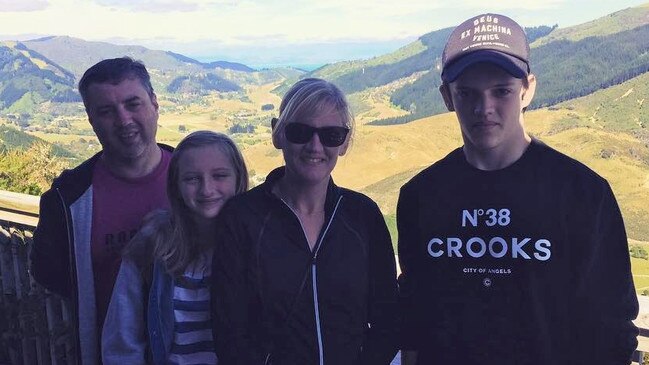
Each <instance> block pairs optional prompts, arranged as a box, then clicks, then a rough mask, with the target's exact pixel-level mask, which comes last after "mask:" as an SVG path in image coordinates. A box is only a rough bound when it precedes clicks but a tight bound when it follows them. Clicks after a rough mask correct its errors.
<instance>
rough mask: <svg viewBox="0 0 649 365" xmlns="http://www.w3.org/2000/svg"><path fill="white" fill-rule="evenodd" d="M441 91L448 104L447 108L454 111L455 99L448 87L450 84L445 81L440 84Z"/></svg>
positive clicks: (445, 102)
mask: <svg viewBox="0 0 649 365" xmlns="http://www.w3.org/2000/svg"><path fill="white" fill-rule="evenodd" d="M439 92H440V94H442V99H444V104H446V109H448V111H449V112H454V111H455V107H454V106H453V99H452V98H451V90H450V89H449V87H448V84H446V83H443V84H441V85H439Z"/></svg>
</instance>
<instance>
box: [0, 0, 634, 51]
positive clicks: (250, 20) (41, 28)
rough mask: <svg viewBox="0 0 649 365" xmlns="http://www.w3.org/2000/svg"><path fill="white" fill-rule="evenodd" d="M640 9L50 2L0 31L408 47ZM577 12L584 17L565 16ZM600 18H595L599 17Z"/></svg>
mask: <svg viewBox="0 0 649 365" xmlns="http://www.w3.org/2000/svg"><path fill="white" fill-rule="evenodd" d="M642 1H643V0H616V3H615V4H613V5H611V2H609V1H608V0H571V1H568V0H544V1H539V0H493V1H490V2H485V1H484V0H451V1H449V0H405V1H403V0H402V1H397V2H395V1H394V0H355V1H349V0H327V1H321V0H141V1H137V0H93V1H88V0H49V6H47V5H48V2H46V1H45V0H0V8H3V9H10V8H12V7H13V9H18V8H19V7H20V6H22V8H20V9H34V10H33V11H31V12H29V13H26V12H23V13H18V12H11V13H7V12H0V24H2V28H3V33H4V34H12V33H13V34H16V35H20V34H27V33H29V34H55V35H70V36H73V37H78V38H83V39H87V40H106V39H114V38H121V39H126V40H128V39H130V40H133V41H134V42H135V41H137V40H160V39H166V40H168V44H169V45H170V46H169V47H165V49H167V48H172V45H173V44H176V45H178V44H183V43H185V44H189V43H192V44H195V43H197V42H199V41H202V40H204V41H205V43H206V44H210V45H215V46H218V45H221V46H224V47H234V46H237V47H239V46H249V47H254V46H255V45H259V44H263V45H264V46H269V47H270V46H273V45H281V46H284V45H286V44H307V43H311V44H314V43H328V42H341V41H346V42H354V41H357V42H385V41H390V40H398V39H406V38H408V39H410V38H413V37H418V36H420V35H422V34H425V33H427V32H430V31H433V30H436V29H440V28H443V27H449V26H454V25H456V24H458V23H460V22H461V21H463V20H465V19H467V18H468V17H471V16H473V15H476V14H479V13H482V12H488V11H489V12H500V13H503V14H506V15H509V16H512V17H513V18H514V19H517V20H519V21H520V22H521V24H523V25H526V26H531V25H540V24H548V25H551V24H554V23H557V22H559V23H560V24H561V25H564V24H565V22H564V19H577V16H581V17H582V18H584V19H583V21H587V20H591V19H593V18H594V17H593V16H591V15H590V13H589V14H586V13H588V12H589V11H590V12H591V13H592V12H596V11H597V9H604V8H606V12H608V11H609V9H610V8H613V10H616V9H621V8H623V7H624V6H629V4H633V3H641V2H642ZM20 4H22V5H20ZM576 4H577V5H579V4H581V5H579V6H581V10H582V11H580V12H577V13H576V14H575V12H574V11H567V9H570V10H574V7H575V6H577V5H576ZM586 5H587V6H586ZM36 10H38V11H36ZM15 11H17V10H15ZM601 11H602V13H601V14H600V15H599V16H602V15H604V14H605V13H603V11H604V10H601ZM529 22H535V23H529ZM573 23H574V22H573ZM158 44H163V45H164V43H161V42H158Z"/></svg>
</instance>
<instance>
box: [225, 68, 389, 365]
mask: <svg viewBox="0 0 649 365" xmlns="http://www.w3.org/2000/svg"><path fill="white" fill-rule="evenodd" d="M352 121H353V118H352V116H351V113H350V112H349V107H348V104H347V102H346V100H345V97H344V95H343V94H342V92H341V91H340V90H339V89H338V88H337V87H336V86H334V85H333V84H331V83H329V82H326V81H324V80H320V79H314V78H309V79H304V80H301V81H299V82H297V83H296V84H295V85H294V86H293V87H292V88H291V89H290V90H289V91H288V92H287V94H286V96H285V97H284V99H283V100H282V103H281V105H280V108H279V119H278V120H275V119H274V120H273V123H272V124H273V144H274V146H275V147H276V148H277V149H280V150H282V153H283V156H284V162H285V166H283V167H280V168H277V169H275V170H274V171H272V172H271V173H270V174H269V175H268V177H267V178H266V181H265V182H264V183H263V184H261V185H260V186H258V187H256V188H254V189H252V190H251V191H249V192H247V193H245V194H242V195H240V196H238V197H235V198H234V199H233V200H232V202H231V203H230V204H228V205H227V206H226V207H225V208H224V211H223V213H224V214H223V216H222V219H219V222H218V223H217V224H218V229H217V231H218V234H217V245H216V252H215V255H214V263H213V267H214V270H215V281H214V285H213V290H214V291H213V293H218V295H214V296H213V297H214V298H215V300H214V302H213V308H214V311H215V316H213V318H214V319H215V328H216V331H218V336H217V347H218V348H219V349H220V351H221V353H220V354H219V355H220V361H221V363H220V364H221V365H229V364H246V365H249V364H264V363H266V364H268V363H272V364H275V365H278V364H279V365H281V364H320V365H324V364H332V365H333V364H336V365H345V364H389V363H390V361H391V360H392V358H393V357H394V354H395V352H396V344H395V339H396V336H395V332H396V323H397V320H396V297H397V284H396V273H395V262H394V254H393V250H392V244H391V241H390V235H389V233H388V230H387V227H386V225H385V222H384V220H383V216H382V215H381V212H380V211H379V209H378V207H377V205H376V204H375V203H374V202H373V201H372V200H370V199H369V198H368V197H366V196H364V195H362V194H359V193H356V192H353V191H351V190H347V189H344V188H340V187H338V186H336V185H335V184H334V183H333V181H332V179H331V172H332V170H333V169H334V167H335V166H336V161H337V159H338V157H339V156H342V155H344V154H345V152H346V151H347V148H348V146H349V140H350V131H351V129H352Z"/></svg>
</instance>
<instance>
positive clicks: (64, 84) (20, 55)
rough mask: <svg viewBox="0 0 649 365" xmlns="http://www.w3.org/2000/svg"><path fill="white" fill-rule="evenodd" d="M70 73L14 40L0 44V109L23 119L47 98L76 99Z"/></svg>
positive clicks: (54, 99)
mask: <svg viewBox="0 0 649 365" xmlns="http://www.w3.org/2000/svg"><path fill="white" fill-rule="evenodd" d="M78 100H80V99H79V96H78V94H77V93H76V92H75V91H74V88H73V78H72V75H70V74H69V73H67V72H66V71H65V70H62V69H60V68H59V67H58V66H57V65H54V64H51V63H49V62H48V60H47V59H45V58H41V57H40V56H39V55H37V54H34V53H31V52H28V51H25V50H23V49H21V48H20V47H19V44H16V43H12V42H9V43H5V44H3V43H0V110H1V111H2V112H4V113H5V114H6V113H10V114H11V113H13V114H15V115H17V116H18V119H21V120H20V121H21V122H26V121H25V120H23V119H26V118H27V117H28V116H31V115H33V114H36V113H38V112H39V109H41V106H42V104H43V103H44V102H46V101H51V102H58V103H64V102H71V101H78Z"/></svg>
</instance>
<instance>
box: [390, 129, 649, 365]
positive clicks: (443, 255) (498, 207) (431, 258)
mask: <svg viewBox="0 0 649 365" xmlns="http://www.w3.org/2000/svg"><path fill="white" fill-rule="evenodd" d="M397 225H398V229H399V247H398V248H399V250H398V251H399V261H400V263H401V269H402V272H403V273H402V276H401V277H400V278H399V281H400V286H401V298H402V314H403V317H404V322H405V324H404V327H405V328H404V335H403V339H402V340H403V341H402V342H403V346H404V348H405V349H411V350H418V351H419V357H418V364H452V363H458V364H459V363H462V364H481V365H488V364H527V365H534V364H539V365H541V364H555V365H556V364H559V365H562V364H566V365H568V364H570V365H572V364H590V365H592V364H602V365H604V364H606V365H611V364H628V363H629V362H630V358H631V355H632V353H633V351H634V349H635V347H636V345H637V341H636V335H637V329H636V327H635V326H634V325H633V324H632V323H631V320H632V319H634V318H635V317H636V315H637V313H638V302H637V298H636V294H635V290H634V286H633V280H632V276H631V267H630V259H629V253H628V248H627V239H626V233H625V230H624V223H623V221H622V217H621V214H620V211H619V208H618V206H617V203H616V201H615V197H614V196H613V193H612V191H611V189H610V187H609V185H608V183H607V182H606V180H604V179H603V178H601V177H600V176H598V175H597V174H596V173H594V172H593V171H591V170H590V169H588V168H587V167H586V166H584V165H582V164H581V163H579V162H577V161H575V160H573V159H571V158H569V157H567V156H565V155H563V154H561V153H559V152H557V151H555V150H553V149H551V148H549V147H547V146H545V145H544V144H542V143H540V142H538V141H537V140H533V141H532V143H531V145H530V146H529V148H528V149H527V150H526V152H525V153H524V154H523V156H522V157H521V158H520V159H519V160H518V161H516V162H515V163H514V164H512V165H511V166H508V167H506V168H504V169H501V170H497V171H482V170H478V169H476V168H474V167H473V166H471V165H469V164H468V163H467V161H466V159H465V157H464V154H463V152H462V150H461V149H457V150H455V151H453V152H452V153H450V154H449V155H448V156H447V157H445V158H444V159H442V160H440V161H438V162H437V163H435V164H433V165H432V166H430V167H429V168H427V169H425V170H424V171H422V172H421V173H419V174H418V175H417V176H415V177H414V178H413V179H412V180H411V181H410V182H408V183H407V184H406V185H404V186H403V187H402V189H401V194H400V197H399V203H398V207H397Z"/></svg>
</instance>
